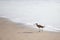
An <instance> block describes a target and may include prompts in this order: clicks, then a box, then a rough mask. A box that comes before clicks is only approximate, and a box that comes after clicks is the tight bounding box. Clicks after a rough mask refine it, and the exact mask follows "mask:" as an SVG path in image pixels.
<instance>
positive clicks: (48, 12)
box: [0, 0, 60, 30]
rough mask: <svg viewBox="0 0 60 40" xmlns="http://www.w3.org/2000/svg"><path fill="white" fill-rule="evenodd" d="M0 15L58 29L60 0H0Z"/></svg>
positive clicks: (19, 21) (13, 19) (25, 22)
mask: <svg viewBox="0 0 60 40" xmlns="http://www.w3.org/2000/svg"><path fill="white" fill-rule="evenodd" d="M0 17H5V18H9V19H10V20H11V21H13V22H16V23H24V24H26V25H34V24H35V23H39V24H42V25H48V26H49V27H51V28H53V29H54V28H55V29H59V30H60V0H0Z"/></svg>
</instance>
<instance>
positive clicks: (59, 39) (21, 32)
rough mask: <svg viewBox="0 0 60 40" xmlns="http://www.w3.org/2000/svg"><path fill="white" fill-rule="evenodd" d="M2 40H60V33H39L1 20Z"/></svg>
mask: <svg viewBox="0 0 60 40" xmlns="http://www.w3.org/2000/svg"><path fill="white" fill-rule="evenodd" d="M21 25H22V24H21ZM0 40H60V32H48V31H47V32H45V31H44V32H38V31H35V30H32V29H29V28H24V27H22V26H20V25H19V27H18V25H17V24H16V23H14V22H12V21H8V20H6V19H4V18H0Z"/></svg>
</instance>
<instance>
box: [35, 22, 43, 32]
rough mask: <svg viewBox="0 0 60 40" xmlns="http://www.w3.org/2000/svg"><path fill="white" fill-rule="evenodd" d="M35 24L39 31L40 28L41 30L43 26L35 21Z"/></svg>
mask: <svg viewBox="0 0 60 40" xmlns="http://www.w3.org/2000/svg"><path fill="white" fill-rule="evenodd" d="M36 26H37V27H38V28H39V32H40V28H42V31H43V28H44V26H42V25H40V24H38V23H36Z"/></svg>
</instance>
